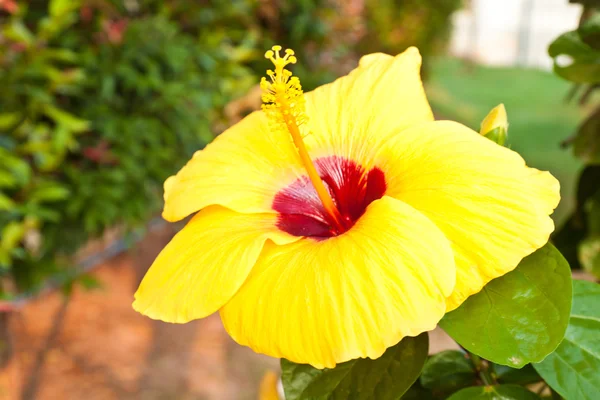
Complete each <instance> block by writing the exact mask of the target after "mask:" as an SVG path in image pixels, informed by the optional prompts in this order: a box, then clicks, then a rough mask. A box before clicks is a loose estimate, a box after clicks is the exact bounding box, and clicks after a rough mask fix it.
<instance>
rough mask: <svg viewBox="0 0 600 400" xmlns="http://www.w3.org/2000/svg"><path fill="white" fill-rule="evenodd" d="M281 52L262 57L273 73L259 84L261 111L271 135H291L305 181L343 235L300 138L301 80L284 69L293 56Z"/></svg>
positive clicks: (275, 49)
mask: <svg viewBox="0 0 600 400" xmlns="http://www.w3.org/2000/svg"><path fill="white" fill-rule="evenodd" d="M280 51H281V46H273V47H272V49H271V50H268V51H267V52H266V53H265V58H267V59H269V60H271V62H272V63H273V65H274V66H275V70H274V71H273V70H267V76H268V77H269V79H267V78H266V77H263V78H262V79H261V81H260V87H261V89H262V91H263V94H262V101H263V105H262V109H263V111H264V113H265V114H266V115H267V117H268V118H269V125H270V128H271V129H272V130H273V131H276V130H277V131H286V132H288V133H289V134H290V136H291V138H292V141H293V142H294V145H295V146H296V149H297V150H298V155H299V156H300V159H301V161H302V164H303V165H304V168H305V169H306V172H307V174H308V177H309V179H310V181H311V182H312V184H313V187H314V189H315V190H316V192H317V194H318V196H319V199H320V200H321V203H322V204H323V207H324V209H325V210H326V212H327V214H328V215H329V218H330V219H331V221H332V224H333V225H335V226H336V229H337V230H338V231H344V230H345V229H346V226H345V225H344V221H343V220H342V217H341V214H340V212H339V210H338V209H337V206H336V205H335V203H334V202H333V200H332V198H331V195H330V194H329V192H328V191H327V188H326V187H325V185H324V183H323V181H322V179H321V177H320V176H319V173H318V171H317V169H316V168H315V165H314V163H313V161H312V160H311V158H310V155H309V154H308V151H307V149H306V146H305V144H304V141H303V138H304V137H305V135H306V133H304V134H303V133H302V132H301V129H300V127H301V126H302V125H303V124H306V123H307V122H308V117H307V116H306V111H305V100H304V93H303V92H302V86H301V85H300V79H298V78H297V77H295V76H292V72H291V71H289V70H287V69H285V67H286V66H287V65H289V64H295V63H296V61H297V60H296V56H295V55H294V51H293V50H291V49H287V50H285V55H284V56H283V57H282V56H281V54H280Z"/></svg>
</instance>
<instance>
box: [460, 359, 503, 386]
mask: <svg viewBox="0 0 600 400" xmlns="http://www.w3.org/2000/svg"><path fill="white" fill-rule="evenodd" d="M467 354H468V355H469V358H470V359H471V361H472V362H473V365H474V366H475V369H476V370H477V373H478V374H479V377H480V378H481V380H482V381H483V384H484V385H486V386H492V385H495V384H496V383H497V382H496V380H495V379H494V377H493V376H492V374H491V371H490V364H489V362H488V361H487V360H484V359H482V358H481V357H479V356H478V355H476V354H473V353H471V352H470V351H467Z"/></svg>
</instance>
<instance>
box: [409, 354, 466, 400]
mask: <svg viewBox="0 0 600 400" xmlns="http://www.w3.org/2000/svg"><path fill="white" fill-rule="evenodd" d="M476 374H477V372H476V371H475V367H474V366H473V363H472V362H471V360H469V359H468V357H467V356H466V354H465V353H464V352H462V351H458V350H447V351H442V352H440V353H438V354H435V355H433V356H431V357H430V358H429V360H427V362H426V363H425V367H424V368H423V372H422V373H421V377H420V378H419V380H420V382H421V385H422V386H423V387H424V388H427V389H431V390H432V391H433V392H434V393H436V394H437V393H453V392H455V391H457V390H458V389H462V388H464V387H467V386H471V385H473V384H475V381H476V378H477V375H476Z"/></svg>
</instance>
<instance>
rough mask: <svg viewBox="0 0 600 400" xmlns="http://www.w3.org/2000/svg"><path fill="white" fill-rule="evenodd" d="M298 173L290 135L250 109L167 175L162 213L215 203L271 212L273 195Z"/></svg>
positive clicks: (172, 217) (176, 214)
mask: <svg viewBox="0 0 600 400" xmlns="http://www.w3.org/2000/svg"><path fill="white" fill-rule="evenodd" d="M303 173H304V169H303V167H302V164H301V163H300V160H299V157H298V154H297V152H296V149H295V148H294V146H293V144H292V141H291V139H290V137H289V135H288V134H286V133H285V132H282V131H278V130H269V128H268V122H267V118H266V117H265V115H264V114H263V112H262V111H260V112H255V113H253V114H251V115H249V116H248V117H246V118H244V119H243V120H242V121H240V122H239V123H238V124H236V125H234V126H233V127H231V128H230V129H228V130H227V131H225V132H223V133H222V134H221V135H219V137H217V138H216V139H215V140H214V141H213V142H212V143H211V144H209V145H208V146H207V147H206V148H205V149H203V150H200V151H198V152H196V154H194V157H193V158H192V159H191V160H190V161H189V162H188V163H187V165H186V166H185V167H183V168H182V169H181V170H180V171H179V172H178V173H177V175H175V176H172V177H170V178H169V179H167V181H166V182H165V208H164V211H163V217H164V218H165V219H166V220H168V221H177V220H180V219H182V218H185V217H186V216H188V215H189V214H191V213H194V212H196V211H198V210H200V209H202V208H204V207H206V206H209V205H214V204H219V205H222V206H225V207H227V208H230V209H232V210H235V211H239V212H272V209H271V202H272V201H273V196H274V194H275V193H276V192H277V191H278V190H280V189H281V188H282V187H285V186H287V185H288V184H289V183H290V182H292V181H294V180H295V179H296V178H297V177H298V176H299V175H300V174H303Z"/></svg>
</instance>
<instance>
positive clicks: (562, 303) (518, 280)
mask: <svg viewBox="0 0 600 400" xmlns="http://www.w3.org/2000/svg"><path fill="white" fill-rule="evenodd" d="M570 309H571V270H570V268H569V264H568V263H567V262H566V261H565V259H564V258H563V256H562V255H561V254H560V252H559V251H558V250H556V248H555V247H554V246H552V245H551V244H547V245H546V246H544V247H543V248H541V249H539V250H538V251H536V252H535V253H533V254H531V255H530V256H528V257H526V258H524V259H523V261H521V263H520V264H519V265H518V266H517V268H516V269H515V270H514V271H511V272H509V273H508V274H506V275H504V276H502V277H500V278H497V279H494V280H493V281H492V282H490V283H489V284H487V285H486V286H485V287H484V288H483V290H482V291H481V292H479V293H477V294H475V295H473V296H471V297H469V298H468V299H467V300H466V301H465V302H464V303H463V304H462V305H461V306H460V307H459V308H457V309H456V310H454V311H452V312H449V313H447V314H446V315H445V316H444V318H443V319H442V321H441V322H440V326H441V327H442V328H443V329H444V330H445V331H446V332H447V333H448V334H449V335H450V336H451V337H452V338H453V339H454V340H456V341H457V342H458V343H459V344H460V345H462V346H463V347H465V348H466V349H467V350H469V351H470V352H473V353H475V354H477V355H479V356H481V357H484V358H486V359H488V360H491V361H493V362H495V363H498V364H503V365H508V366H512V367H516V368H521V367H523V366H524V365H525V364H528V363H530V362H538V361H541V360H543V359H544V358H545V357H546V356H547V355H548V354H550V353H551V352H552V351H554V349H556V347H557V346H558V344H559V343H560V342H561V340H562V338H563V336H564V333H565V330H566V328H567V324H568V321H569V312H570Z"/></svg>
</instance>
